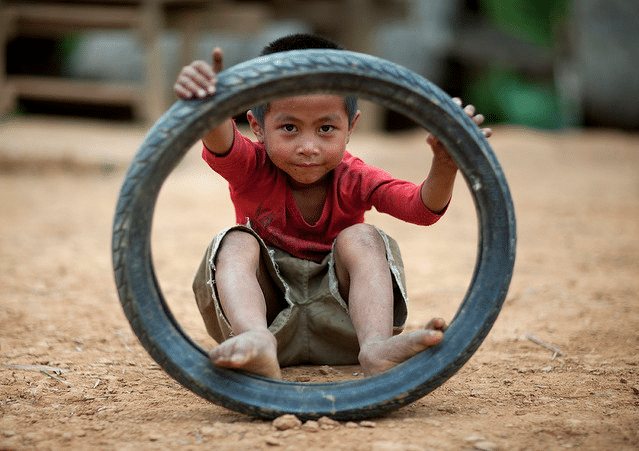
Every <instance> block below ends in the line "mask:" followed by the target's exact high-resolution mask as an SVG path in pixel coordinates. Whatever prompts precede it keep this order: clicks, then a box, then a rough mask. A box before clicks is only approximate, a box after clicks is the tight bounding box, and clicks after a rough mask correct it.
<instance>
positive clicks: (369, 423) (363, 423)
mask: <svg viewBox="0 0 639 451" xmlns="http://www.w3.org/2000/svg"><path fill="white" fill-rule="evenodd" d="M359 425H360V426H361V427H363V428H374V427H375V423H373V422H372V421H360V423H359Z"/></svg>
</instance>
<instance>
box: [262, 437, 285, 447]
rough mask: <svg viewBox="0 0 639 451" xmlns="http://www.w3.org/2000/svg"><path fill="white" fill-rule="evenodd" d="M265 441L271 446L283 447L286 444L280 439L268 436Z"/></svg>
mask: <svg viewBox="0 0 639 451" xmlns="http://www.w3.org/2000/svg"><path fill="white" fill-rule="evenodd" d="M264 441H265V442H266V444H267V445H269V446H282V445H283V444H284V442H283V441H281V440H280V439H278V438H276V437H273V436H272V435H269V436H267V437H266V438H265V439H264Z"/></svg>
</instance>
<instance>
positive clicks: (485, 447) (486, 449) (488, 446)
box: [473, 440, 497, 451]
mask: <svg viewBox="0 0 639 451" xmlns="http://www.w3.org/2000/svg"><path fill="white" fill-rule="evenodd" d="M473 446H474V447H475V449H477V450H480V451H495V450H496V449H497V444H496V443H493V442H490V441H488V440H484V441H481V442H477V443H475V444H474V445H473Z"/></svg>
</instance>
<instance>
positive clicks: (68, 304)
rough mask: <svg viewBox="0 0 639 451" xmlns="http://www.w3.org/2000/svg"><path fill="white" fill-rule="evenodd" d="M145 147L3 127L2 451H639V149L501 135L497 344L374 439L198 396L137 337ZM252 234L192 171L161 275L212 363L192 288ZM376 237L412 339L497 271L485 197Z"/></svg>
mask: <svg viewBox="0 0 639 451" xmlns="http://www.w3.org/2000/svg"><path fill="white" fill-rule="evenodd" d="M143 135H144V130H141V129H137V128H132V127H129V126H124V125H109V124H106V125H105V124H103V123H77V122H73V123H72V122H61V121H57V120H43V119H30V120H24V119H22V120H7V121H4V122H2V123H0V331H1V332H0V449H1V450H14V449H15V450H29V449H37V450H47V449H55V450H64V449H69V450H71V449H74V450H75V449H99V450H112V449H113V450H127V449H132V450H136V451H142V450H156V449H185V450H190V449H192V450H204V449H220V450H266V449H282V450H297V449H304V450H305V451H315V450H323V449H334V450H363V451H368V450H371V451H421V450H431V449H445V450H472V449H480V450H549V449H569V448H576V449H585V450H601V449H611V450H612V449H615V450H635V449H639V352H638V351H639V333H638V332H637V331H638V330H639V302H638V301H639V299H638V294H637V293H639V136H637V135H631V134H626V133H621V132H615V131H604V130H585V131H564V132H556V133H542V132H534V131H531V130H527V129H520V128H513V127H497V128H496V129H495V133H494V137H493V138H491V143H492V146H493V148H494V150H495V152H496V154H497V156H498V158H499V160H500V162H501V164H502V166H503V169H504V171H505V174H506V177H507V179H508V182H509V184H510V187H511V190H512V195H513V199H514V203H515V210H516V214H517V222H518V239H519V241H518V248H517V263H516V267H515V273H514V277H513V280H512V284H511V287H510V291H509V294H508V297H507V299H506V301H505V304H504V307H503V309H502V312H501V314H500V317H499V318H498V320H497V322H496V323H495V326H494V328H493V330H492V331H491V333H490V334H489V335H488V337H487V339H486V340H485V341H484V343H483V345H482V346H481V347H480V349H479V350H478V351H477V352H476V353H475V355H474V356H473V357H472V358H471V359H470V361H469V362H468V363H467V364H466V365H465V366H464V367H463V368H462V369H461V370H460V371H459V372H458V373H457V374H455V375H454V376H453V377H452V378H451V379H450V380H449V381H447V382H446V383H445V384H444V385H442V386H441V387H439V388H438V389H436V390H435V391H434V392H432V393H431V394H429V395H427V396H425V397H424V398H422V399H420V400H418V401H416V402H414V403H412V404H410V405H409V406H407V407H404V408H402V409H400V410H397V411H396V412H394V413H391V414H389V415H387V416H384V417H382V418H372V419H370V420H368V421H364V422H361V421H359V422H339V423H338V422H333V421H330V420H328V419H323V420H321V421H319V422H307V423H305V424H303V425H300V424H297V423H296V422H295V421H284V420H286V419H284V420H280V421H281V422H270V421H263V420H256V419H253V418H251V417H249V416H246V415H244V414H240V413H236V412H233V411H230V410H227V409H225V408H223V407H220V406H217V405H214V404H212V403H210V402H208V401H205V400H203V399H201V398H199V397H197V396H196V395H194V394H192V393H191V392H190V391H189V390H187V389H185V388H183V387H182V386H181V385H180V384H178V383H177V382H175V381H174V380H173V379H171V378H170V377H169V376H167V375H166V374H165V373H164V371H163V370H162V369H161V368H160V367H159V366H158V365H157V364H156V363H155V362H154V361H153V360H152V359H151V358H150V357H149V355H148V354H147V353H146V351H145V350H144V349H143V348H142V347H141V346H140V344H139V343H138V341H137V338H136V336H135V335H134V334H133V332H132V330H131V328H130V326H129V324H128V322H127V320H126V318H125V316H124V314H123V312H122V309H121V307H120V305H119V300H118V297H117V293H116V289H115V284H114V281H113V275H112V270H111V263H110V235H111V223H112V220H113V213H114V209H115V202H116V199H117V196H118V191H119V188H120V185H121V183H122V180H123V177H124V168H125V167H126V165H127V162H128V161H129V160H130V159H131V157H132V155H133V153H134V152H135V150H136V149H137V147H138V145H139V144H140V142H141V140H142V138H143ZM352 151H353V153H355V154H357V155H360V156H362V157H363V158H364V159H365V160H367V161H369V162H370V163H373V164H376V165H379V166H381V167H383V168H385V169H387V170H389V171H390V172H392V173H393V174H394V175H396V176H398V177H402V178H407V179H411V180H414V181H419V180H420V179H421V178H423V176H424V175H425V174H426V173H427V169H428V162H429V159H430V156H429V154H428V152H429V151H428V150H427V149H426V148H425V145H424V137H423V134H421V133H416V132H410V133H404V134H400V135H375V134H367V133H363V134H361V135H359V136H357V137H355V138H354V139H353V143H352ZM233 217H234V216H233V213H232V208H231V206H230V203H229V201H228V193H227V188H226V186H225V184H224V183H223V182H222V181H221V180H219V179H218V178H217V177H216V176H215V175H213V174H212V173H211V172H210V171H209V170H208V169H207V168H206V167H205V166H204V164H203V163H201V162H200V160H199V157H198V151H197V150H194V151H192V152H190V153H189V154H188V155H187V157H186V159H185V161H184V162H183V163H182V164H181V165H180V166H179V167H178V168H177V169H176V171H174V173H173V174H171V176H170V177H169V179H168V180H167V182H166V184H165V186H164V187H163V189H162V192H161V193H160V198H159V201H158V205H157V207H156V215H155V219H154V229H153V256H154V264H155V267H156V271H157V274H158V279H159V281H160V285H161V287H162V290H163V292H164V294H165V296H166V298H167V299H168V302H169V305H170V307H171V309H172V311H173V312H174V314H175V316H176V317H177V319H178V321H179V322H180V324H181V325H182V327H183V328H184V329H185V330H186V331H187V333H189V335H190V336H191V337H192V338H193V339H194V340H195V341H197V342H198V343H200V344H201V345H202V346H204V347H211V346H214V344H215V343H214V342H213V341H212V340H210V339H209V338H208V337H207V336H206V333H205V331H204V327H203V325H202V322H201V319H200V318H199V316H198V313H197V310H196V308H195V305H194V301H193V297H192V294H191V291H190V283H191V277H192V275H193V273H194V272H195V269H196V267H197V265H198V263H199V260H200V258H201V256H202V254H203V252H204V249H205V247H206V245H207V244H208V241H209V240H210V239H211V237H212V236H213V234H214V233H215V232H216V231H218V230H220V229H221V228H222V227H225V226H226V225H229V224H230V223H231V222H232V221H233ZM369 221H370V222H374V223H376V224H378V225H380V226H381V227H382V228H383V229H385V230H386V231H387V232H388V233H390V234H391V235H393V236H394V237H396V238H397V239H398V241H399V243H400V246H401V247H402V250H403V255H404V262H405V265H406V269H407V277H408V289H409V297H410V301H411V304H410V305H409V310H410V314H409V323H408V327H409V329H410V328H417V327H421V325H423V324H424V323H425V322H426V321H427V320H428V319H429V318H430V317H431V316H433V315H442V316H444V317H446V318H447V319H451V318H452V317H453V315H454V314H455V312H456V310H457V308H458V306H459V303H460V301H461V299H462V298H463V296H464V293H465V292H466V288H467V287H468V284H469V281H470V278H471V275H472V271H473V268H474V261H475V256H476V253H477V249H476V248H477V221H476V216H475V212H474V207H473V203H472V200H471V198H470V195H469V194H468V189H467V187H466V185H465V183H464V182H463V181H462V180H461V179H460V181H459V183H458V186H457V189H456V192H455V198H454V201H453V204H452V206H451V208H450V210H449V212H448V213H447V215H446V216H445V217H444V219H442V221H440V222H439V223H438V224H437V225H435V226H433V227H429V228H418V227H415V226H410V225H406V224H402V223H399V222H398V221H396V220H393V219H392V218H387V217H384V216H381V215H379V214H376V213H371V214H370V216H369ZM544 345H546V346H544ZM548 346H550V347H554V348H555V349H556V351H558V352H556V351H553V350H552V349H550V348H549V347H548ZM284 377H285V378H286V379H288V380H294V381H302V382H321V381H338V380H343V379H348V378H354V377H362V376H361V375H360V374H359V371H358V367H356V366H354V367H313V366H309V367H297V368H289V369H286V370H285V371H284Z"/></svg>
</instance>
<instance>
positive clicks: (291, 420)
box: [273, 413, 302, 431]
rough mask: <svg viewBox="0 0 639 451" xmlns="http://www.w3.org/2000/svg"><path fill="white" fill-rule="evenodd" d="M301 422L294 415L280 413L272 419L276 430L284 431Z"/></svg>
mask: <svg viewBox="0 0 639 451" xmlns="http://www.w3.org/2000/svg"><path fill="white" fill-rule="evenodd" d="M301 425H302V422H301V421H300V420H299V418H297V417H296V416H295V415H291V414H290V413H289V414H286V415H282V416H281V417H278V418H276V419H274V420H273V427H275V429H277V430H278V431H286V430H288V429H293V428H296V427H300V426H301Z"/></svg>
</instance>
